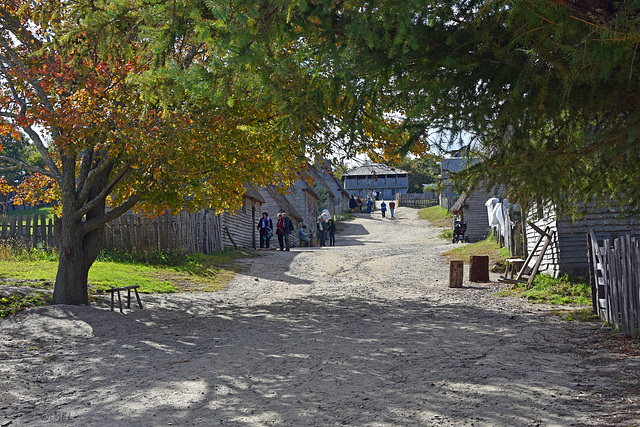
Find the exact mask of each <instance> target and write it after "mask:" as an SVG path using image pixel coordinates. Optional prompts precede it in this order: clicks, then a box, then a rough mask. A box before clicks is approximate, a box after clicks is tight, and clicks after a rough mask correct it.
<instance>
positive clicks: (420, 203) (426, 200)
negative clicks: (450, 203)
mask: <svg viewBox="0 0 640 427" xmlns="http://www.w3.org/2000/svg"><path fill="white" fill-rule="evenodd" d="M396 204H397V205H398V207H400V206H406V207H409V208H428V207H431V206H436V205H437V204H438V200H437V199H434V198H431V197H429V195H428V194H425V193H396Z"/></svg>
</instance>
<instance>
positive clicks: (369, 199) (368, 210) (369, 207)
mask: <svg viewBox="0 0 640 427" xmlns="http://www.w3.org/2000/svg"><path fill="white" fill-rule="evenodd" d="M372 203H373V202H372V201H371V198H369V197H367V213H368V214H370V213H371V204H372Z"/></svg>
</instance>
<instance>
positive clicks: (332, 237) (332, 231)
mask: <svg viewBox="0 0 640 427" xmlns="http://www.w3.org/2000/svg"><path fill="white" fill-rule="evenodd" d="M327 231H328V232H329V246H335V245H336V224H335V222H333V219H330V220H329V224H328V226H327Z"/></svg>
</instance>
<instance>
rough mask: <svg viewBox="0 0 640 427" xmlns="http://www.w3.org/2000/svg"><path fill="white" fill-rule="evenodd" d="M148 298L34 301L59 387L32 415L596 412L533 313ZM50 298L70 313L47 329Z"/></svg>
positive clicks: (516, 420) (320, 417) (365, 421)
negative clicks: (111, 302) (103, 303)
mask: <svg viewBox="0 0 640 427" xmlns="http://www.w3.org/2000/svg"><path fill="white" fill-rule="evenodd" d="M149 298H151V299H153V301H152V302H151V303H150V304H148V307H145V309H144V310H139V309H132V310H130V311H127V312H126V314H125V315H124V316H123V315H120V314H119V313H118V312H110V311H108V310H105V309H102V308H96V307H64V308H60V307H59V306H58V308H57V309H56V308H55V307H45V308H41V309H37V313H38V314H39V315H40V316H41V318H42V319H41V321H42V322H43V325H44V327H43V333H42V335H41V336H40V337H39V338H38V339H39V340H40V343H41V344H42V347H43V348H47V346H49V347H50V348H52V349H53V350H51V351H50V353H51V354H49V355H47V356H45V358H41V360H38V369H39V370H41V371H43V372H47V373H50V374H49V376H48V377H46V378H45V377H42V378H44V380H43V382H42V383H40V384H39V386H40V387H41V392H40V394H41V395H45V396H47V398H46V399H44V400H43V401H41V402H40V404H39V405H37V406H36V407H34V408H32V409H31V410H28V409H24V415H23V417H21V419H20V421H21V422H24V423H36V424H37V422H38V421H39V420H42V419H44V418H43V417H44V416H46V415H47V414H51V413H52V412H53V411H57V412H59V413H64V414H72V416H73V417H72V419H71V420H68V421H65V425H83V426H84V425H122V424H123V423H124V424H127V425H156V424H163V425H167V423H171V424H173V425H267V424H280V425H291V426H293V425H301V426H302V425H309V426H310V425H337V424H346V425H356V426H369V425H440V424H448V425H461V424H464V423H468V422H469V420H472V421H473V422H476V423H478V424H481V425H524V424H531V423H539V424H541V425H568V423H570V421H571V420H574V419H577V418H578V416H579V415H581V414H583V413H586V412H589V411H590V412H594V411H597V410H598V408H597V407H594V406H593V403H592V402H590V403H586V402H585V401H580V400H576V399H575V398H573V397H571V394H572V392H573V391H572V385H571V384H572V380H573V379H574V377H575V375H576V372H577V371H580V369H581V366H580V364H581V361H580V360H579V359H576V358H575V353H574V352H575V349H574V348H573V347H571V346H569V345H567V344H566V343H565V342H564V341H563V340H562V338H561V337H558V336H557V333H556V331H553V330H549V331H545V326H546V325H545V324H544V323H541V322H538V321H536V319H535V318H531V317H525V316H513V315H507V314H502V313H497V312H494V311H487V310H483V309H482V308H478V307H467V306H457V305H441V306H439V305H437V304H432V303H430V302H429V301H425V300H422V301H414V300H409V301H396V302H392V303H389V301H388V300H371V299H364V298H330V297H311V298H304V299H292V300H288V301H284V302H277V303H273V304H265V305H247V306H236V305H231V304H224V303H222V302H221V301H216V299H215V295H212V294H203V295H201V296H198V297H196V298H193V297H192V298H191V299H189V298H181V297H180V296H179V295H164V296H161V295H156V296H153V297H149ZM50 312H51V313H54V314H52V315H54V316H55V317H57V320H60V319H63V318H65V316H66V318H68V319H69V323H68V324H67V323H65V322H63V323H62V324H60V323H59V322H55V323H51V324H52V325H53V324H56V325H62V327H61V326H56V327H54V326H51V327H50V328H47V326H46V325H47V319H46V316H48V315H49V314H48V313H50ZM72 326H74V327H75V332H73V333H72V339H71V340H70V338H69V333H70V329H69V328H71V327H72ZM533 331H539V332H540V333H532V332H533ZM16 333H17V335H18V337H17V339H21V337H20V336H19V335H20V332H19V331H18V330H16ZM24 334H27V332H24ZM69 341H72V342H73V343H74V344H73V345H72V346H71V347H69V346H65V342H69ZM56 349H57V350H56ZM531 353H535V356H534V357H531V356H529V357H527V358H526V359H525V360H523V359H524V358H523V355H524V354H531ZM30 366H31V364H30V363H23V364H20V363H18V364H17V365H16V366H14V369H17V370H21V369H22V370H28V369H29V368H30ZM592 381H595V379H592ZM548 390H552V391H553V394H550V393H545V392H544V391H548ZM27 393H28V392H27ZM14 403H15V404H18V405H19V404H21V403H20V402H14Z"/></svg>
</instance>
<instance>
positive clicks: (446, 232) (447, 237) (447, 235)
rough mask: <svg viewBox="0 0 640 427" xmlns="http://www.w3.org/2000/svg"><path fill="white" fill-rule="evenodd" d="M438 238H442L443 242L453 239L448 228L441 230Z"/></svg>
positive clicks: (451, 232)
mask: <svg viewBox="0 0 640 427" xmlns="http://www.w3.org/2000/svg"><path fill="white" fill-rule="evenodd" d="M440 237H442V238H443V239H445V240H451V239H453V230H452V229H450V228H446V229H444V230H442V233H441V234H440Z"/></svg>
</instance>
